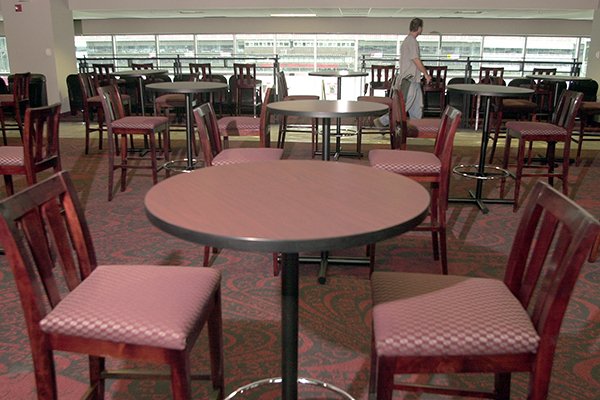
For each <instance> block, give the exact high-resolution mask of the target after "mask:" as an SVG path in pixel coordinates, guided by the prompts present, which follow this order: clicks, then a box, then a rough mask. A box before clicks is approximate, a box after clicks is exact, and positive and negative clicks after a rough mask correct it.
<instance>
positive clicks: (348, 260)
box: [300, 251, 371, 285]
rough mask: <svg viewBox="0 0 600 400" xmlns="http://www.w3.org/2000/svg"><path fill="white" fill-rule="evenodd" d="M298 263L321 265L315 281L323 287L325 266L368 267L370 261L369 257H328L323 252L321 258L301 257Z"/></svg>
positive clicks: (325, 280) (325, 279) (325, 278)
mask: <svg viewBox="0 0 600 400" xmlns="http://www.w3.org/2000/svg"><path fill="white" fill-rule="evenodd" d="M300 263H309V264H310V263H313V264H321V268H320V269H319V277H318V278H317V281H318V282H319V283H320V284H322V285H323V284H325V283H326V282H327V266H328V265H329V264H346V265H369V264H370V263H371V259H370V258H369V257H329V252H327V251H324V252H323V253H321V256H302V257H300Z"/></svg>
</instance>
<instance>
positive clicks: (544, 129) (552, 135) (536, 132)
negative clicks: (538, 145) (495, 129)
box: [506, 121, 567, 141]
mask: <svg viewBox="0 0 600 400" xmlns="http://www.w3.org/2000/svg"><path fill="white" fill-rule="evenodd" d="M506 129H508V130H509V131H510V135H511V136H515V137H522V138H523V139H534V138H540V140H551V141H565V140H566V137H567V130H566V129H565V128H563V127H560V126H558V125H554V124H550V123H548V122H534V121H509V122H507V123H506Z"/></svg>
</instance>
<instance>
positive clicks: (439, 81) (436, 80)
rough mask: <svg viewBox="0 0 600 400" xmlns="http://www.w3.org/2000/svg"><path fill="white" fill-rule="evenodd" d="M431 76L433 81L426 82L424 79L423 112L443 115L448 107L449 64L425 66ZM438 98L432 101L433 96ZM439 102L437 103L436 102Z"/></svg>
mask: <svg viewBox="0 0 600 400" xmlns="http://www.w3.org/2000/svg"><path fill="white" fill-rule="evenodd" d="M425 68H426V69H427V72H428V73H429V75H430V76H431V82H430V83H429V84H426V83H425V82H424V79H423V100H424V105H423V113H424V114H428V115H429V114H436V116H438V115H441V114H442V112H443V111H444V109H445V108H446V75H447V73H448V67H447V66H425ZM436 95H437V97H438V100H437V101H435V102H432V101H430V100H431V97H434V96H436ZM436 103H437V104H436Z"/></svg>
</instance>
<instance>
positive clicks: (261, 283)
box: [0, 138, 600, 400]
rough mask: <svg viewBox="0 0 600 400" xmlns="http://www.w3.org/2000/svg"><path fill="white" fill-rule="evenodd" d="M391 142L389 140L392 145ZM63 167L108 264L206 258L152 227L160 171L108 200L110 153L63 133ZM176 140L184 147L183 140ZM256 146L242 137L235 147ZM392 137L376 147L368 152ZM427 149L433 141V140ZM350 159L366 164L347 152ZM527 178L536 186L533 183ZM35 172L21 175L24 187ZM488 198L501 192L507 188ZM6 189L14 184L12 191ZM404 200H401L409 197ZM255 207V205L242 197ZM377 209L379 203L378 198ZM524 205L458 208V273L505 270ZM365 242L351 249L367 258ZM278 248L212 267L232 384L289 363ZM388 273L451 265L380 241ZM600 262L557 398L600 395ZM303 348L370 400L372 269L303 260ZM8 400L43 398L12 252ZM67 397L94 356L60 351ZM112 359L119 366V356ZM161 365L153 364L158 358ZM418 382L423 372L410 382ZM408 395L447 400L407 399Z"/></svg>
mask: <svg viewBox="0 0 600 400" xmlns="http://www.w3.org/2000/svg"><path fill="white" fill-rule="evenodd" d="M382 143H383V142H382ZM61 145H62V156H63V166H64V168H65V169H69V170H70V171H71V173H72V177H73V179H74V180H75V182H76V185H77V188H78V191H79V194H80V197H81V199H82V202H83V204H84V206H85V209H86V216H87V218H88V221H89V224H90V229H91V231H92V236H93V239H94V241H95V246H96V252H97V255H98V260H99V262H100V263H101V264H110V263H124V264H127V263H131V264H140V263H148V264H165V265H166V264H170V265H195V266H199V267H200V266H201V265H202V248H201V247H200V246H198V245H195V244H192V243H188V242H185V241H182V240H179V239H176V238H174V237H172V236H170V235H168V234H165V233H163V232H161V231H159V230H158V229H157V228H155V227H154V226H152V225H151V224H150V223H149V222H148V220H147V218H146V216H145V213H144V209H143V197H144V194H145V193H146V191H147V190H148V189H149V187H150V186H151V178H150V175H149V173H148V172H141V171H134V172H133V173H132V174H131V176H130V178H129V181H128V185H127V190H126V191H125V192H116V195H115V198H114V200H113V201H112V202H111V203H108V202H107V201H106V191H107V189H106V185H107V161H106V151H98V150H97V147H96V143H94V144H93V145H92V149H93V150H92V152H91V154H89V155H87V156H86V155H84V154H83V141H82V140H81V139H75V138H66V139H63V140H62V141H61ZM173 145H174V146H173V147H174V148H175V149H176V150H177V151H182V148H183V142H182V141H180V140H175V141H174V142H173ZM240 145H243V146H253V145H255V144H254V143H242V142H234V143H233V144H232V146H240ZM374 146H378V147H384V146H385V145H384V144H380V145H377V144H375V145H374V144H370V145H365V149H366V150H368V149H369V148H373V147H374ZM423 148H424V147H423ZM308 151H309V144H307V143H297V142H294V143H288V144H287V145H286V153H285V154H286V155H285V157H287V158H309V155H308ZM476 151H477V149H476V147H473V146H458V147H456V148H455V158H456V162H457V163H459V162H460V163H469V162H473V161H474V160H475V158H476ZM597 156H598V154H597V152H596V151H587V152H586V153H585V160H584V162H583V163H582V165H581V166H580V167H574V168H573V169H572V178H571V185H572V191H571V193H572V195H573V196H574V198H575V199H576V200H577V201H578V202H579V203H581V204H582V205H583V206H584V207H586V208H587V209H588V210H590V211H591V212H592V213H593V214H594V215H600V191H599V189H598V185H597V180H596V179H598V176H599V175H600V174H598V171H599V170H600V160H599V159H598V158H597ZM340 162H356V163H366V157H365V159H363V160H357V159H350V158H343V159H342V160H340ZM531 182H532V181H527V182H526V183H525V187H524V192H525V193H524V194H527V193H528V191H529V190H530V188H531ZM23 185H24V183H23V180H21V179H18V180H17V181H16V187H17V188H22V187H23ZM472 185H473V182H472V181H467V180H465V179H461V178H453V182H452V188H451V196H459V197H463V196H464V195H465V194H466V190H467V189H468V188H471V187H472ZM488 186H489V188H486V194H488V195H489V194H491V195H495V194H494V191H495V189H494V187H495V184H491V185H488ZM3 193H4V190H3V189H2V194H0V196H2V195H3ZM399 206H401V205H399ZM240 207H243V202H242V201H241V202H240ZM370 207H377V204H372V205H370ZM519 215H520V214H519V213H513V212H512V209H511V207H510V206H506V205H491V206H490V213H489V214H487V215H484V214H482V213H480V212H479V211H478V210H477V209H476V208H475V207H473V206H471V205H465V204H451V205H450V210H449V227H450V233H449V249H450V250H449V269H450V273H452V274H459V275H470V276H484V277H497V278H500V277H502V274H503V271H504V265H505V262H506V255H507V253H508V249H509V247H510V245H511V243H510V240H509V239H507V238H512V236H513V234H514V231H515V226H516V223H517V221H518V218H519ZM363 251H364V249H363V248H359V249H349V250H346V251H343V252H339V253H340V254H359V253H362V252H363ZM270 260H271V256H270V255H269V254H254V253H241V252H235V251H230V250H223V251H222V252H221V253H219V254H216V255H215V256H214V257H213V261H212V268H218V269H219V270H221V271H222V272H223V305H224V310H223V312H224V315H223V317H224V334H225V361H226V365H225V377H226V385H227V392H230V391H232V390H234V389H235V388H237V387H239V386H241V385H243V384H246V383H249V382H251V381H254V380H257V379H261V378H265V377H270V376H278V375H279V365H280V352H279V349H280V344H279V324H280V318H279V316H280V314H279V312H280V302H279V300H280V299H279V293H280V279H279V278H278V277H273V276H272V269H271V263H270ZM376 268H377V269H378V270H395V271H415V272H430V273H439V271H440V265H439V263H437V262H435V261H434V260H433V258H432V255H431V242H430V236H429V235H428V234H427V233H414V232H409V233H407V234H404V235H402V236H400V237H397V238H393V239H389V240H387V241H385V242H383V243H381V244H379V245H378V247H377V259H376ZM598 268H599V264H598V263H595V264H588V265H586V266H585V267H584V269H583V272H582V275H581V279H580V281H579V283H578V284H577V287H576V289H575V294H574V297H573V299H572V301H571V304H570V307H569V310H568V312H567V315H566V318H565V322H564V324H563V329H562V334H561V337H560V341H559V344H558V349H557V354H556V360H555V365H554V371H553V376H552V383H551V388H550V397H549V398H550V399H556V400H559V399H560V400H582V399H589V400H592V399H598V393H600V340H599V338H600V296H599V293H600V291H599V288H600V272H599V270H598ZM300 273H301V303H300V348H299V350H300V356H299V360H300V361H299V371H300V375H301V376H305V377H310V378H316V379H320V380H324V381H327V382H330V383H332V384H334V385H337V386H339V387H341V388H343V389H344V390H347V391H348V392H349V393H351V394H352V395H353V396H355V397H356V398H357V399H367V387H368V376H369V346H370V323H371V320H370V307H371V301H370V291H369V281H368V269H367V268H366V267H353V266H336V267H331V268H330V270H329V274H328V281H327V284H326V285H319V284H318V283H317V281H316V275H317V266H316V265H303V266H302V267H301V271H300ZM0 302H1V304H2V311H1V312H2V314H1V318H2V319H1V321H2V324H1V325H0V399H33V398H35V388H34V378H33V373H32V365H31V359H30V353H29V343H28V339H27V334H26V331H25V327H24V322H23V319H22V317H21V308H20V304H19V300H18V296H17V293H16V291H15V289H14V284H13V282H12V274H11V273H10V270H9V268H8V266H7V263H6V260H5V258H4V257H0ZM206 342H207V340H206V336H205V335H204V334H203V335H202V337H201V340H200V342H199V345H198V348H197V351H195V353H194V361H193V367H194V369H196V370H203V371H206V366H207V362H206V347H207V343H206ZM56 364H57V370H58V375H59V393H60V398H61V399H74V398H78V397H79V396H80V395H81V394H82V392H83V389H84V387H85V381H86V379H87V370H86V367H85V365H86V364H85V358H84V357H82V356H77V355H72V354H66V353H59V354H58V355H57V357H56ZM111 364H114V365H119V364H118V362H111ZM149 367H150V368H152V367H151V366H149ZM526 378H527V377H526V375H524V374H515V376H514V378H513V382H514V384H513V398H516V399H519V398H523V397H524V393H525V390H526V382H527V380H526ZM408 379H413V378H410V377H409V378H408ZM419 380H420V381H421V382H450V383H461V384H464V385H466V386H469V387H474V386H477V387H481V385H483V384H485V383H489V382H490V380H489V379H488V378H487V377H486V378H482V377H468V378H462V377H461V378H458V377H455V376H453V377H448V376H436V377H423V378H421V377H420V378H419ZM271 389H272V390H269V389H267V390H263V391H258V392H256V393H253V394H252V397H250V398H256V399H259V398H260V399H272V398H277V395H276V393H277V388H271ZM193 390H194V396H195V398H198V399H203V398H206V396H207V393H206V386H205V385H204V384H198V383H195V384H194V386H193ZM301 393H302V395H303V398H309V399H329V398H331V399H335V398H339V397H335V396H334V395H331V394H329V393H324V392H321V391H317V390H315V391H312V390H307V389H306V388H304V387H302V388H301ZM169 396H170V395H169V383H168V381H161V382H154V381H141V382H129V381H124V382H111V383H110V384H109V388H108V394H107V398H109V399H132V398H135V399H165V398H169ZM399 398H405V399H414V398H421V399H429V398H431V399H433V398H437V397H430V396H420V397H419V396H414V395H406V396H404V397H399Z"/></svg>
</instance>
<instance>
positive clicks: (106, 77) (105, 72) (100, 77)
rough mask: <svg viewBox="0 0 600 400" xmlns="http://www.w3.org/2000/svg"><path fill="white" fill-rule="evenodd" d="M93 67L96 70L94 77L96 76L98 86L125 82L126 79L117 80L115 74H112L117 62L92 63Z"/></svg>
mask: <svg viewBox="0 0 600 400" xmlns="http://www.w3.org/2000/svg"><path fill="white" fill-rule="evenodd" d="M92 69H93V70H94V77H95V78H96V87H100V86H109V85H112V84H117V85H119V84H121V85H122V84H124V83H125V81H124V80H120V82H117V80H116V79H115V78H114V76H112V75H111V73H112V72H115V64H112V63H106V64H92Z"/></svg>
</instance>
